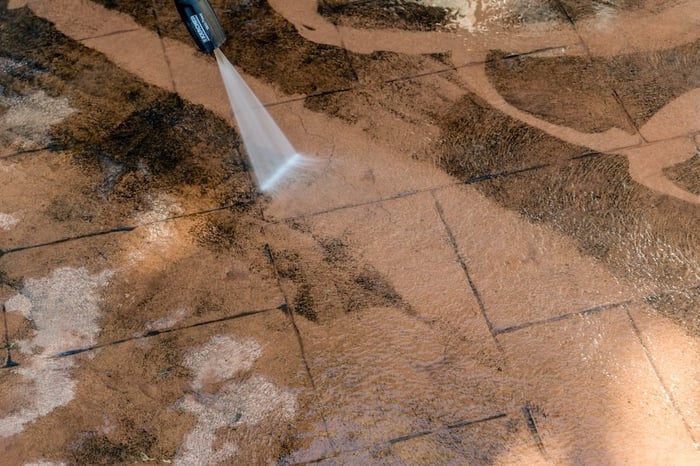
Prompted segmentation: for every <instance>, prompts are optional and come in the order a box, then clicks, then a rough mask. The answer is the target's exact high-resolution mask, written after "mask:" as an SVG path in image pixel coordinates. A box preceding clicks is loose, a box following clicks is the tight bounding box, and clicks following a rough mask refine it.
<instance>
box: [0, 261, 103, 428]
mask: <svg viewBox="0 0 700 466" xmlns="http://www.w3.org/2000/svg"><path fill="white" fill-rule="evenodd" d="M112 274H113V272H112V271H109V270H105V271H102V272H100V273H97V274H90V273H89V272H88V271H87V270H86V269H85V268H82V267H81V268H79V269H75V268H68V267H66V268H60V269H56V270H54V271H53V273H52V274H51V275H49V276H48V277H45V278H40V279H29V280H27V281H26V282H25V284H24V287H23V289H22V292H21V293H20V294H18V295H15V296H13V297H12V298H10V299H9V300H8V301H7V302H6V303H5V306H6V308H7V311H8V312H19V313H20V314H22V315H23V316H25V317H28V318H29V319H30V320H32V321H33V322H34V326H35V329H36V333H35V335H34V337H33V338H31V339H30V340H23V341H20V342H18V347H19V348H20V351H22V352H24V353H25V354H28V355H32V357H31V359H30V363H29V364H27V365H23V366H20V367H18V368H17V369H15V370H14V371H15V372H16V373H17V374H18V375H20V376H22V377H24V378H25V379H26V383H22V384H20V387H19V388H20V390H21V391H22V395H23V397H24V399H25V404H24V405H23V406H22V408H21V409H20V410H18V411H16V412H14V413H13V414H11V415H9V416H7V417H5V418H3V419H0V437H9V436H11V435H14V434H17V433H19V432H21V431H22V430H24V428H25V426H26V425H27V424H28V423H31V422H33V421H35V420H36V419H39V418H41V417H43V416H45V415H47V414H49V413H50V412H51V411H53V410H54V409H56V408H58V407H59V406H63V405H65V404H67V403H68V402H69V401H71V400H72V399H73V396H74V390H75V380H74V379H73V378H72V377H71V374H70V369H71V368H72V367H73V365H74V362H73V360H72V359H69V358H57V359H50V358H49V357H50V356H52V355H54V354H56V353H60V352H62V351H66V350H68V349H74V348H80V347H84V346H90V345H92V344H94V338H95V335H97V332H98V331H99V327H98V325H97V322H98V318H99V316H100V308H99V304H100V296H99V289H100V288H102V287H104V286H105V285H106V284H107V282H108V280H109V278H110V277H111V276H112Z"/></svg>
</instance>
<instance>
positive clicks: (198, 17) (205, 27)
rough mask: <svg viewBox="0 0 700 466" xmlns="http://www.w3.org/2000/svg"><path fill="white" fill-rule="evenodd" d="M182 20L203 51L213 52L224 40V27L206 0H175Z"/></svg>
mask: <svg viewBox="0 0 700 466" xmlns="http://www.w3.org/2000/svg"><path fill="white" fill-rule="evenodd" d="M175 6H176V7H177V11H178V12H179V13H180V17H181V18H182V21H183V22H184V23H185V26H187V30H188V31H190V35H191V36H192V39H194V41H195V43H196V44H197V46H198V47H199V48H200V49H201V50H202V51H203V52H207V53H210V52H213V51H214V49H218V48H219V47H221V44H223V43H224V41H226V34H224V29H223V28H222V27H221V24H219V19H218V18H217V17H216V14H215V13H214V10H213V9H212V7H211V5H210V4H209V2H207V0H175Z"/></svg>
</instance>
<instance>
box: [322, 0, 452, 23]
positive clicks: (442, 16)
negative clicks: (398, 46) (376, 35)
mask: <svg viewBox="0 0 700 466" xmlns="http://www.w3.org/2000/svg"><path fill="white" fill-rule="evenodd" d="M318 12H319V13H320V14H322V15H323V16H326V17H328V18H329V19H330V20H331V21H332V22H333V23H334V24H338V25H340V26H350V27H358V28H366V29H380V28H394V29H406V30H411V31H436V30H441V29H446V28H447V24H448V22H449V20H450V16H451V14H450V12H449V11H448V10H447V9H445V8H440V7H436V6H428V5H421V4H419V3H416V2H410V1H406V0H389V1H384V0H382V1H379V0H360V1H347V0H331V1H329V0H326V1H323V2H320V3H319V7H318Z"/></svg>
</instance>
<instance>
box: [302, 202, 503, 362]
mask: <svg viewBox="0 0 700 466" xmlns="http://www.w3.org/2000/svg"><path fill="white" fill-rule="evenodd" d="M308 222H309V223H311V225H313V229H314V231H315V232H317V234H319V235H320V234H323V235H326V236H327V237H330V238H341V239H342V240H344V241H346V242H347V244H348V245H349V247H350V249H351V250H354V251H358V253H359V254H360V257H361V259H362V262H364V263H367V264H371V265H372V266H373V267H374V268H376V270H377V271H378V272H379V273H380V274H381V276H383V277H385V278H386V280H388V282H389V283H390V284H391V285H392V287H393V288H394V289H395V290H396V293H397V294H398V295H399V296H400V297H401V298H402V300H403V302H405V303H406V304H407V306H408V307H409V308H410V309H411V311H412V312H414V313H415V314H416V316H417V317H419V318H421V319H423V320H425V321H426V322H428V323H430V324H431V325H434V326H435V327H436V328H438V329H440V330H441V331H443V332H445V333H446V334H453V336H454V337H455V338H457V339H460V340H463V341H468V342H470V345H472V347H473V350H474V354H476V353H478V352H479V351H484V352H485V353H487V354H488V353H493V352H495V350H496V347H495V346H494V344H493V343H494V342H493V340H491V335H490V333H489V326H488V322H487V321H486V320H485V319H484V316H483V314H482V312H481V309H480V307H479V302H478V300H477V298H476V297H475V295H474V292H473V290H472V288H471V286H470V283H469V280H468V278H467V277H466V276H465V275H464V272H463V270H462V268H461V267H460V264H459V262H458V257H457V253H456V251H455V249H454V245H453V244H451V242H450V238H449V236H448V234H447V232H446V231H445V227H444V225H443V224H442V221H441V219H440V215H439V213H438V212H437V210H436V207H435V199H434V198H433V196H432V194H430V193H421V194H416V195H414V196H410V197H406V198H402V199H396V200H392V201H386V202H382V203H379V204H376V205H370V206H364V207H357V208H353V209H345V210H343V211H338V212H333V213H328V214H324V215H320V216H317V217H314V218H311V219H309V220H308Z"/></svg>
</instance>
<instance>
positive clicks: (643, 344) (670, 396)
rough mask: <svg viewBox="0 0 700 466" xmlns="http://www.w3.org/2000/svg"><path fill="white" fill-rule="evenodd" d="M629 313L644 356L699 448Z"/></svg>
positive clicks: (627, 311) (629, 314) (628, 315)
mask: <svg viewBox="0 0 700 466" xmlns="http://www.w3.org/2000/svg"><path fill="white" fill-rule="evenodd" d="M626 313H627V318H628V319H629V322H630V325H631V326H632V330H633V331H634V334H635V336H636V337H637V339H638V340H639V344H641V345H642V350H643V351H644V355H645V356H646V358H647V360H648V361H649V364H650V365H651V368H652V370H653V371H654V374H655V375H656V378H657V380H658V381H659V383H660V384H661V387H662V388H663V390H664V392H665V394H666V397H667V398H668V400H669V401H670V403H671V406H673V409H674V410H675V411H676V414H678V416H679V417H680V418H681V420H682V421H683V426H684V427H685V430H686V431H687V432H688V435H689V436H690V439H691V440H692V441H693V444H694V445H695V446H696V448H697V447H698V445H699V444H698V439H697V438H696V437H695V435H694V434H693V429H691V428H690V424H689V423H688V420H687V419H686V418H685V416H684V415H683V411H682V410H681V409H680V407H679V406H678V402H677V401H676V399H675V397H674V396H673V393H671V390H670V389H669V387H668V384H667V383H666V381H665V380H664V378H663V377H662V376H661V372H660V371H659V368H658V367H657V365H656V362H655V361H654V358H653V357H652V355H651V351H649V348H648V347H647V345H646V343H645V342H644V339H643V338H642V331H641V330H640V329H639V326H638V325H637V322H635V320H634V317H632V314H631V313H630V311H629V309H627V310H626Z"/></svg>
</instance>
